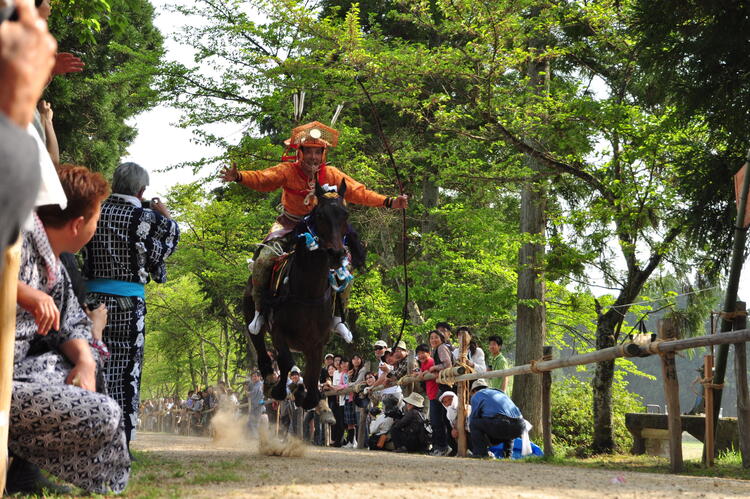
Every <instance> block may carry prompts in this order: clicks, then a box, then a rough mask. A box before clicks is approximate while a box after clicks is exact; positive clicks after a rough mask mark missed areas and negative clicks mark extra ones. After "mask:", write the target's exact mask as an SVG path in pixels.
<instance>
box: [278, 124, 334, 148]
mask: <svg viewBox="0 0 750 499" xmlns="http://www.w3.org/2000/svg"><path fill="white" fill-rule="evenodd" d="M338 143H339V132H338V130H336V129H334V128H331V127H329V126H326V125H324V124H323V123H321V122H319V121H313V122H311V123H307V124H305V125H301V126H298V127H296V128H295V129H293V130H292V136H291V138H289V139H287V140H285V141H284V144H286V145H287V147H292V148H294V149H297V148H299V147H302V146H308V147H336V146H337V145H338Z"/></svg>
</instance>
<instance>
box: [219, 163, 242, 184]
mask: <svg viewBox="0 0 750 499" xmlns="http://www.w3.org/2000/svg"><path fill="white" fill-rule="evenodd" d="M219 178H220V179H221V181H222V182H237V181H238V180H239V179H240V172H239V171H238V170H237V165H236V164H235V163H232V166H231V167H229V168H224V169H223V170H222V171H221V173H219Z"/></svg>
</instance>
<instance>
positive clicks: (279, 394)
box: [271, 333, 294, 400]
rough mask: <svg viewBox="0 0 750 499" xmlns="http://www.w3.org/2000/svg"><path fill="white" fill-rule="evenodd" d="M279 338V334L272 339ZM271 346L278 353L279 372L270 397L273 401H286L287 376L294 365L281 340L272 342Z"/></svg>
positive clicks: (290, 354)
mask: <svg viewBox="0 0 750 499" xmlns="http://www.w3.org/2000/svg"><path fill="white" fill-rule="evenodd" d="M279 336H281V334H280V333H275V334H274V338H276V337H279ZM273 345H274V346H275V347H276V349H277V350H278V351H279V356H278V359H277V362H278V364H279V371H280V372H279V381H278V382H277V383H276V385H275V386H274V387H273V388H272V389H271V396H272V397H273V398H274V400H286V382H287V375H288V374H289V371H290V370H291V369H292V366H293V365H294V359H293V358H292V352H290V351H289V347H288V346H287V344H286V342H285V341H284V340H283V338H282V340H281V341H278V342H277V341H274V342H273Z"/></svg>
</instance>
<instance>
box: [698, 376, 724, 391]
mask: <svg viewBox="0 0 750 499" xmlns="http://www.w3.org/2000/svg"><path fill="white" fill-rule="evenodd" d="M700 384H701V385H703V386H705V387H706V388H712V389H714V390H723V389H724V383H721V384H715V383H714V377H713V376H709V377H707V378H701V380H700Z"/></svg>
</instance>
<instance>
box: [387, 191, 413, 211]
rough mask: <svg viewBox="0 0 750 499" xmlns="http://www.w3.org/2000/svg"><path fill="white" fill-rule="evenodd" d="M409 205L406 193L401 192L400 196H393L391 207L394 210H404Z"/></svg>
mask: <svg viewBox="0 0 750 499" xmlns="http://www.w3.org/2000/svg"><path fill="white" fill-rule="evenodd" d="M408 207H409V196H407V195H406V194H401V195H400V196H398V197H396V198H393V204H391V208H393V209H394V210H405V209H406V208H408Z"/></svg>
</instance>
